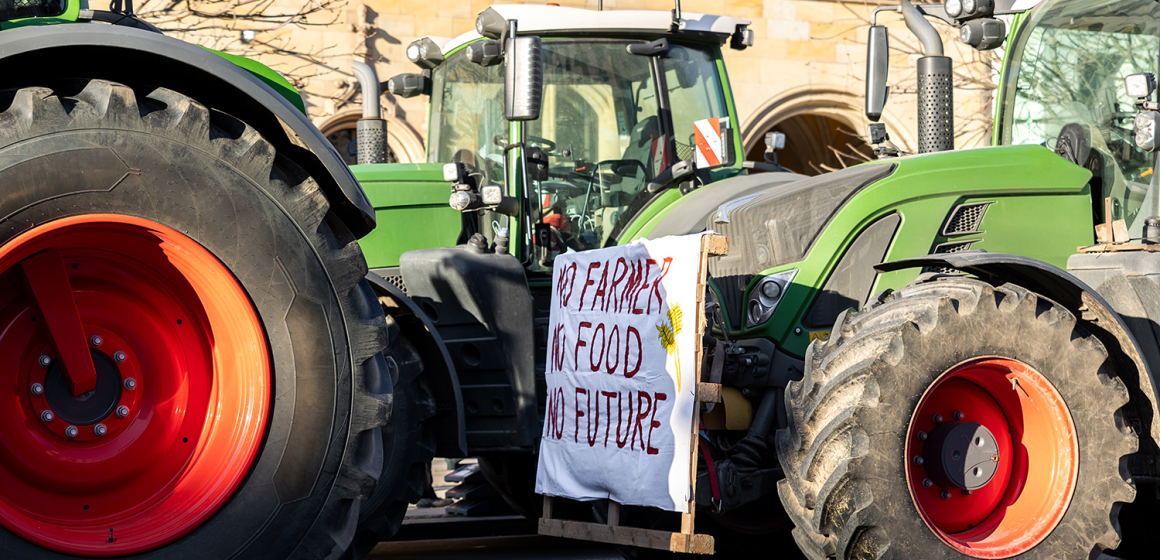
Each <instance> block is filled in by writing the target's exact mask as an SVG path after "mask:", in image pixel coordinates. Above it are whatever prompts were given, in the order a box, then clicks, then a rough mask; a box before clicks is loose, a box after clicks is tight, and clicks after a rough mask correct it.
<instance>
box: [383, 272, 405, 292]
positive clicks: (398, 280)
mask: <svg viewBox="0 0 1160 560" xmlns="http://www.w3.org/2000/svg"><path fill="white" fill-rule="evenodd" d="M385 278H386V280H387V282H390V283H392V284H394V285H395V287H396V288H398V289H400V290H402V291H403V293H404V294H405V293H407V284H406V283H404V282H403V275H402V274H394V275H391V276H386V277H385Z"/></svg>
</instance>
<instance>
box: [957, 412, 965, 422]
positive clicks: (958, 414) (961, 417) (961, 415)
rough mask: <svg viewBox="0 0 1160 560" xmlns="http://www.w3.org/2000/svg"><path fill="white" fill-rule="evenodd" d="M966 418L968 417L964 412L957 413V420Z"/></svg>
mask: <svg viewBox="0 0 1160 560" xmlns="http://www.w3.org/2000/svg"><path fill="white" fill-rule="evenodd" d="M964 417H966V415H965V414H963V411H961V410H956V411H955V420H962V419H963V418H964Z"/></svg>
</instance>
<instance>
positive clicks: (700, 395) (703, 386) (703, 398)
mask: <svg viewBox="0 0 1160 560" xmlns="http://www.w3.org/2000/svg"><path fill="white" fill-rule="evenodd" d="M697 402H711V403H719V402H722V398H721V384H720V383H698V384H697Z"/></svg>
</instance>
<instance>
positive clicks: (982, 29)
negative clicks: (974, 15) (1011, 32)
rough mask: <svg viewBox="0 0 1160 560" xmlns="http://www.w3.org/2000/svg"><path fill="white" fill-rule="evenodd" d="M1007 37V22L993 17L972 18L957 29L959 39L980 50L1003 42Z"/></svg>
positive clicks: (991, 47)
mask: <svg viewBox="0 0 1160 560" xmlns="http://www.w3.org/2000/svg"><path fill="white" fill-rule="evenodd" d="M1006 38H1007V24H1006V23H1003V20H999V19H994V18H983V19H973V20H971V21H968V22H967V23H965V24H963V27H962V28H961V29H960V30H959V40H960V41H962V42H963V43H965V44H967V45H970V46H972V47H975V48H976V49H978V50H980V51H985V50H990V49H993V48H995V47H997V46H999V45H1002V44H1003V41H1004V40H1005V39H1006Z"/></svg>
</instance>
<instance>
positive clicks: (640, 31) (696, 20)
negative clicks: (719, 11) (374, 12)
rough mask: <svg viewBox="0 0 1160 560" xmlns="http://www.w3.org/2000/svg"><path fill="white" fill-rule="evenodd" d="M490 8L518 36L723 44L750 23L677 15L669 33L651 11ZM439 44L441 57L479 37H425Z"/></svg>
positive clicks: (668, 19) (667, 24)
mask: <svg viewBox="0 0 1160 560" xmlns="http://www.w3.org/2000/svg"><path fill="white" fill-rule="evenodd" d="M491 8H492V9H494V10H495V11H497V12H499V14H500V15H501V16H503V18H504V19H506V20H509V21H510V20H513V19H514V20H516V21H518V22H519V34H520V35H524V34H536V35H556V36H584V35H597V36H609V35H623V36H632V35H639V36H643V37H652V38H656V37H661V36H674V35H675V36H681V35H687V36H690V37H698V38H700V39H701V40H714V41H716V42H718V43H721V44H724V42H725V41H727V40H728V39H729V36H730V35H732V34H733V33H735V32H737V31H738V29H739V28H742V29H743V28H745V27H747V26H748V25H749V24H750V21H749V20H747V19H740V18H734V17H729V16H714V15H708V14H698V13H693V12H681V23H680V27H679V29H678V30H677V31H676V32H675V33H674V32H672V30H671V28H672V18H673V16H672V13H671V12H667V11H664V12H662V11H654V10H605V11H597V10H585V9H582V8H565V7H562V6H539V5H528V4H495V5H493V6H491ZM429 38H430V39H431V40H433V41H435V43H436V44H437V45H439V47H440V49H441V50H442V51H443V54H444V55H445V56H446V55H447V53H449V52H451V51H452V50H455V49H456V48H458V47H460V46H462V45H464V44H466V43H469V42H471V41H474V40H476V39H480V38H482V35H480V34H479V33H477V32H475V31H470V32H467V33H464V34H463V35H460V36H458V37H456V38H454V39H449V38H444V37H429Z"/></svg>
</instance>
